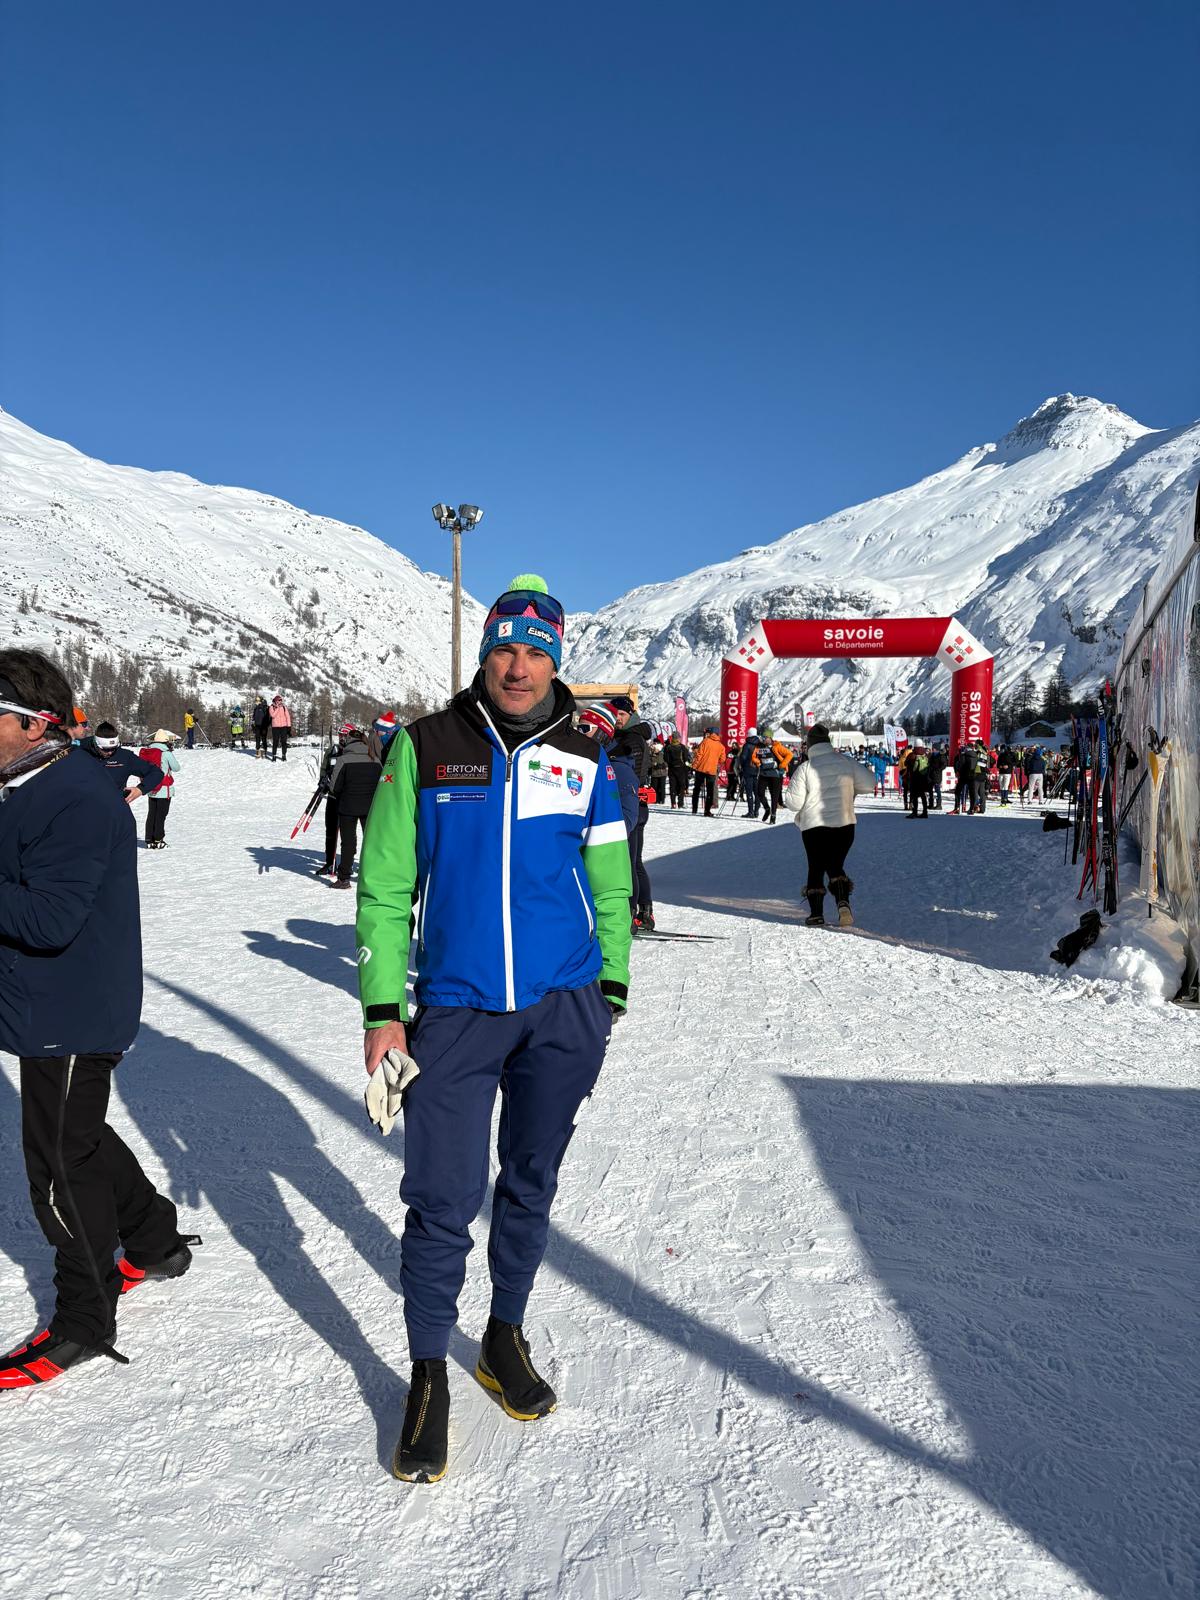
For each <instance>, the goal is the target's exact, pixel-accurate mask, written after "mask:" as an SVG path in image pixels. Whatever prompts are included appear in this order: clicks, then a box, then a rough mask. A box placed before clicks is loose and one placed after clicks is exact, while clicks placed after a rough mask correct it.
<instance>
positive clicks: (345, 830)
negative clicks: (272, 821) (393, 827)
mask: <svg viewBox="0 0 1200 1600" xmlns="http://www.w3.org/2000/svg"><path fill="white" fill-rule="evenodd" d="M378 783H379V763H378V761H373V760H372V759H371V752H370V751H369V750H368V749H367V741H366V739H365V738H364V737H363V735H362V734H361V733H360V732H359V731H358V729H357V728H352V729H351V730H350V732H349V733H348V734H346V736H345V743H344V744H343V746H342V753H341V755H340V756H339V757H338V758H337V762H336V764H335V765H334V767H333V768H332V770H331V772H330V776H329V795H330V799H331V800H332V801H333V803H334V804H335V805H336V806H337V815H338V832H339V834H340V836H341V847H342V849H341V856H340V858H339V861H338V875H337V882H336V883H335V884H334V888H335V889H348V888H349V887H350V874H351V872H352V871H353V870H354V847H355V845H356V844H357V842H358V831H359V829H360V828H363V829H365V828H366V826H367V815H368V813H369V812H370V810H371V801H372V800H374V798H375V789H376V786H377V785H378Z"/></svg>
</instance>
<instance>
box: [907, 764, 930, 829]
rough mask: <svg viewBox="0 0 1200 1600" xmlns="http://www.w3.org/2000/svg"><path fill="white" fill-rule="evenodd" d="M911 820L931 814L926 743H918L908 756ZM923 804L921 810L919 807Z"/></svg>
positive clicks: (909, 813) (909, 812)
mask: <svg viewBox="0 0 1200 1600" xmlns="http://www.w3.org/2000/svg"><path fill="white" fill-rule="evenodd" d="M908 798H909V801H910V807H909V811H908V816H909V820H910V821H912V822H915V821H916V819H917V818H918V817H927V816H928V815H929V757H928V755H927V754H926V753H925V747H924V745H917V747H916V749H915V750H913V751H912V753H911V754H910V755H909V758H908ZM918 805H919V806H921V807H922V809H921V810H920V811H918V810H917V807H918Z"/></svg>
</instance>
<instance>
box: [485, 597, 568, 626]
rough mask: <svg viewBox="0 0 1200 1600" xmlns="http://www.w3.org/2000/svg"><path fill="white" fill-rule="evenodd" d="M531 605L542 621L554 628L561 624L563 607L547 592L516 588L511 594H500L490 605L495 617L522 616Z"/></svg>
mask: <svg viewBox="0 0 1200 1600" xmlns="http://www.w3.org/2000/svg"><path fill="white" fill-rule="evenodd" d="M531 606H532V607H533V613H534V615H535V616H537V617H540V618H541V620H542V621H543V622H549V623H552V624H553V625H554V627H556V628H561V627H562V625H563V608H562V607H561V606H560V605H559V603H558V601H557V600H552V599H551V598H550V596H549V595H548V594H539V593H536V592H535V591H533V590H526V589H517V590H515V591H514V592H513V593H512V594H505V595H501V597H500V599H499V600H497V601H496V604H495V605H494V606H493V607H492V615H493V616H496V617H523V616H524V615H525V613H526V612H527V611H528V610H529V608H530V607H531Z"/></svg>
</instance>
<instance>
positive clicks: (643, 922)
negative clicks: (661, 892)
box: [637, 905, 654, 933]
mask: <svg viewBox="0 0 1200 1600" xmlns="http://www.w3.org/2000/svg"><path fill="white" fill-rule="evenodd" d="M637 920H638V926H639V927H640V928H641V930H642V932H643V933H653V932H654V907H653V906H651V905H645V906H639V907H638V914H637Z"/></svg>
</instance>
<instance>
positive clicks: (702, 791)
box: [692, 772, 717, 817]
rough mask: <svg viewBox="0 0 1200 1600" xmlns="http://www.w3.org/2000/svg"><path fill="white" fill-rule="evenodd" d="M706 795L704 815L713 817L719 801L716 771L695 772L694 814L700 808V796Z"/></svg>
mask: <svg viewBox="0 0 1200 1600" xmlns="http://www.w3.org/2000/svg"><path fill="white" fill-rule="evenodd" d="M701 795H703V796H704V815H705V816H706V817H711V816H712V813H713V807H714V806H715V805H716V803H717V777H716V773H714V772H693V774H692V815H693V816H695V815H696V812H697V811H698V810H699V809H700V796H701Z"/></svg>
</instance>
